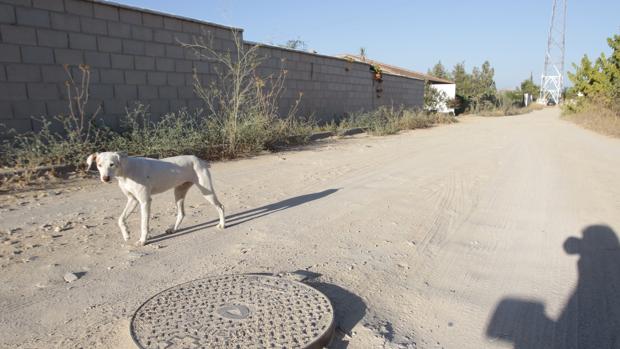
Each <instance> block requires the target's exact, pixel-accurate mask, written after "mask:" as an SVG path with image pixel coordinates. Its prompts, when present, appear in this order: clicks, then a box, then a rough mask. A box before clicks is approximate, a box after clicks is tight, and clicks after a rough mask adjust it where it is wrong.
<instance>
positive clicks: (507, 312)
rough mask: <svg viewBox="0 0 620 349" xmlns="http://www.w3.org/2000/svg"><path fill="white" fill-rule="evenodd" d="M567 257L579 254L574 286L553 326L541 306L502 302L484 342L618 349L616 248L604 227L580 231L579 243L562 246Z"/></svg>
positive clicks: (540, 348) (619, 258)
mask: <svg viewBox="0 0 620 349" xmlns="http://www.w3.org/2000/svg"><path fill="white" fill-rule="evenodd" d="M564 250H565V251H566V253H567V254H579V255H580V256H581V257H580V259H579V262H578V263H577V267H578V270H579V280H578V284H577V287H576V288H575V291H574V293H573V294H572V295H571V297H570V299H569V300H568V303H567V304H566V306H565V308H564V310H563V311H562V313H561V315H560V317H559V318H558V319H557V320H555V321H554V320H552V319H550V318H548V317H547V315H546V314H545V305H544V304H543V303H542V302H537V301H531V300H522V299H516V298H504V299H503V300H502V301H501V302H500V303H499V304H498V305H497V307H496V308H495V312H494V314H493V316H492V318H491V321H490V322H489V325H488V327H487V333H486V335H487V336H488V337H489V338H495V339H500V340H503V341H507V342H511V343H513V344H514V348H515V349H525V348H528V349H546V348H566V349H570V348H580V349H586V348H592V349H594V348H597V349H608V348H609V349H620V244H619V243H618V237H617V235H616V233H615V232H614V231H613V230H612V229H611V228H610V227H608V226H605V225H592V226H589V227H587V228H586V229H585V230H583V238H581V239H579V238H576V237H570V238H568V239H566V241H565V242H564Z"/></svg>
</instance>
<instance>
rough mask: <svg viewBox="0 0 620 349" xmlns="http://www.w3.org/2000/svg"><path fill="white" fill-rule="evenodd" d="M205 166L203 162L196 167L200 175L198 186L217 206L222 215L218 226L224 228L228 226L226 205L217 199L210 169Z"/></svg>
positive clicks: (206, 197)
mask: <svg viewBox="0 0 620 349" xmlns="http://www.w3.org/2000/svg"><path fill="white" fill-rule="evenodd" d="M203 166H204V165H202V164H201V165H200V167H199V168H197V169H196V174H197V175H198V183H196V186H197V187H198V189H200V192H201V193H202V195H203V196H204V197H205V199H207V201H208V202H210V203H211V204H212V205H213V206H215V209H216V210H217V213H218V215H219V216H220V223H219V224H218V225H217V227H218V228H220V229H224V228H225V227H226V219H225V218H224V205H222V203H221V202H220V201H219V200H218V199H217V196H216V195H215V191H214V190H213V183H212V182H211V174H210V173H209V170H207V169H206V168H204V167H203Z"/></svg>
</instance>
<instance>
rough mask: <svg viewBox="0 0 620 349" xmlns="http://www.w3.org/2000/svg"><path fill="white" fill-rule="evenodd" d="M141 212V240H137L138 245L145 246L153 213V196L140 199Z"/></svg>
mask: <svg viewBox="0 0 620 349" xmlns="http://www.w3.org/2000/svg"><path fill="white" fill-rule="evenodd" d="M140 214H141V215H142V217H141V218H142V227H141V229H142V231H141V234H140V240H138V242H136V246H144V245H145V244H146V237H147V235H148V234H149V217H150V214H151V198H145V199H143V200H141V201H140Z"/></svg>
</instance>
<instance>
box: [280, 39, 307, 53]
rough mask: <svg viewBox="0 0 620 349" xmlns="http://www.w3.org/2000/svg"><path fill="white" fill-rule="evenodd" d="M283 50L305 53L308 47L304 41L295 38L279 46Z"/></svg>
mask: <svg viewBox="0 0 620 349" xmlns="http://www.w3.org/2000/svg"><path fill="white" fill-rule="evenodd" d="M280 46H281V47H284V48H290V49H291V50H299V51H306V50H307V49H308V45H307V44H306V42H305V41H303V40H301V39H299V38H297V39H295V40H288V41H287V42H286V43H285V44H284V45H280Z"/></svg>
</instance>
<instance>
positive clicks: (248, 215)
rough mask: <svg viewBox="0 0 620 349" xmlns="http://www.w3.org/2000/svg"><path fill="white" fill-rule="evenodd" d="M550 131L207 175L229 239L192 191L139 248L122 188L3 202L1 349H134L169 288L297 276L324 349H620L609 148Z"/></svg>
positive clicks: (616, 188)
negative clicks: (324, 336) (326, 324)
mask: <svg viewBox="0 0 620 349" xmlns="http://www.w3.org/2000/svg"><path fill="white" fill-rule="evenodd" d="M558 115H559V112H558V111H557V110H556V109H547V110H543V111H539V112H534V113H532V114H528V115H524V116H513V117H505V118H476V117H467V118H464V120H463V121H462V122H461V123H459V124H455V125H449V126H442V127H437V128H433V129H429V130H417V131H412V132H407V133H404V134H400V135H397V136H389V137H367V136H360V137H354V138H349V139H344V140H337V141H333V140H332V141H326V142H322V143H319V144H318V145H315V146H312V147H309V148H307V149H303V150H299V151H289V152H283V153H277V154H271V155H264V156H258V157H255V158H251V159H244V160H239V161H232V162H221V163H215V164H213V165H212V169H211V170H212V173H213V176H214V180H215V187H216V189H217V190H218V193H219V196H220V198H221V200H222V201H223V203H224V204H225V205H226V208H227V214H228V215H229V222H230V227H229V228H228V229H226V230H224V231H219V230H217V229H215V224H216V222H215V219H216V212H215V210H214V209H213V208H212V207H211V206H210V205H208V204H207V203H206V202H205V201H204V200H203V199H202V197H201V196H200V195H199V193H198V191H197V190H196V189H192V190H190V193H189V195H188V199H187V201H186V205H187V211H188V212H187V213H188V216H187V217H186V220H185V222H184V224H183V227H184V228H185V229H184V230H183V231H181V232H179V233H177V234H174V235H166V236H163V235H161V234H162V233H163V231H164V229H165V228H166V227H168V225H170V224H172V223H173V222H174V204H173V200H172V193H166V194H162V195H160V196H157V197H155V199H154V202H153V206H152V207H153V208H152V211H153V220H152V232H151V244H150V245H147V246H145V247H142V248H134V247H132V245H128V244H124V243H122V240H121V236H120V233H119V230H118V227H117V226H116V217H117V216H118V215H119V214H120V212H121V211H122V208H123V205H124V198H123V195H122V194H121V192H120V190H119V189H118V187H117V186H116V185H115V184H114V185H112V184H110V185H107V184H101V183H98V182H97V181H95V180H94V179H89V180H76V181H72V182H70V183H68V185H67V186H66V187H61V188H56V189H53V190H49V191H39V192H28V193H23V194H18V195H10V196H9V195H4V196H0V217H1V219H0V229H2V235H1V236H0V240H2V241H1V243H0V255H1V256H0V265H1V268H0V309H1V313H0V347H11V348H15V347H17V348H51V347H58V348H71V347H84V348H125V347H131V346H132V344H131V341H130V339H129V338H128V324H129V317H130V316H131V314H132V313H133V311H135V309H136V308H137V307H138V306H139V305H140V304H141V303H142V302H144V301H145V300H146V299H147V298H149V297H150V296H151V295H153V294H155V293H157V292H159V291H161V290H163V289H166V288H168V287H170V286H172V285H175V284H178V283H181V282H185V281H189V280H192V279H196V278H201V277H205V276H208V275H218V274H226V273H245V272H270V273H285V272H292V271H295V270H306V271H310V272H313V273H317V274H320V275H321V276H320V277H318V278H317V279H315V280H314V282H315V283H317V284H318V285H320V286H319V287H320V288H321V289H322V290H324V291H325V292H326V293H327V294H328V296H329V297H330V298H331V299H332V302H333V303H334V306H335V308H336V313H337V322H338V326H339V329H338V338H336V340H335V341H334V343H333V345H332V346H331V347H333V348H382V347H384V348H510V347H515V348H554V347H555V348H620V245H619V244H618V239H617V236H616V233H615V231H618V229H620V140H617V139H612V138H607V137H604V136H601V135H598V134H595V133H593V132H590V131H586V130H583V129H580V128H579V127H578V126H575V125H573V124H571V123H568V122H565V121H562V120H560V119H559V117H558ZM138 224H139V215H138V214H134V215H133V216H132V217H131V219H130V227H131V228H132V232H133V234H132V240H134V241H135V240H136V239H137V232H138ZM9 232H10V234H9ZM569 237H574V238H572V239H570V238H569ZM66 272H73V273H76V274H77V275H78V276H79V279H78V280H77V281H74V282H71V283H67V282H65V281H64V279H63V275H65V273H66Z"/></svg>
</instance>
